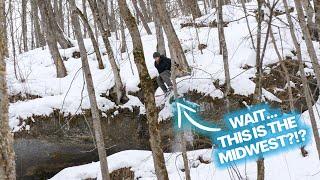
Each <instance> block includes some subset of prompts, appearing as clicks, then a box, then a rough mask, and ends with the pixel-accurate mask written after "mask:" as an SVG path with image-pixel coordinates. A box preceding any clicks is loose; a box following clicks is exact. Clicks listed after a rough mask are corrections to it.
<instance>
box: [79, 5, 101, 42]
mask: <svg viewBox="0 0 320 180" xmlns="http://www.w3.org/2000/svg"><path fill="white" fill-rule="evenodd" d="M86 2H87V0H82V11H83V13H82V14H83V16H84V18H85V19H86V20H87V19H88V16H87V4H86ZM81 19H82V18H81ZM82 21H83V19H82ZM87 33H88V30H87V28H86V27H84V28H83V37H84V38H87ZM97 38H98V37H97Z"/></svg>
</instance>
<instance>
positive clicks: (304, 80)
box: [283, 0, 320, 159]
mask: <svg viewBox="0 0 320 180" xmlns="http://www.w3.org/2000/svg"><path fill="white" fill-rule="evenodd" d="M283 4H284V7H285V11H286V16H287V20H288V24H289V29H290V35H291V38H292V41H293V43H294V46H295V49H296V52H297V58H298V60H299V71H300V74H301V78H302V83H303V91H304V95H305V98H306V102H307V107H308V113H309V117H310V122H311V126H312V131H313V137H314V140H315V142H316V148H317V151H318V158H319V159H320V138H319V131H318V127H317V122H316V119H315V115H314V112H313V107H312V101H311V95H310V91H309V84H308V80H307V77H306V75H305V72H304V66H303V63H302V55H301V48H300V44H299V42H298V39H297V37H296V35H295V30H294V26H293V22H292V19H291V16H290V13H289V8H288V3H287V0H283Z"/></svg>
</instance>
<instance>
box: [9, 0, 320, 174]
mask: <svg viewBox="0 0 320 180" xmlns="http://www.w3.org/2000/svg"><path fill="white" fill-rule="evenodd" d="M291 3H292V1H291ZM240 7H241V6H240V5H238V6H225V7H224V19H225V20H227V21H234V22H232V23H230V24H229V25H228V27H226V28H225V36H226V42H227V46H228V52H229V65H230V73H231V78H232V81H231V84H232V88H233V89H234V90H235V93H236V94H240V95H250V94H252V93H253V92H254V87H255V84H254V83H253V81H251V80H250V78H251V77H254V75H255V69H254V68H251V69H249V70H246V69H243V68H242V67H244V66H245V65H250V66H254V65H255V52H254V50H253V49H252V48H251V43H250V42H251V41H250V39H249V32H248V30H247V26H246V22H245V19H244V18H243V17H244V13H243V11H242V9H241V8H240ZM247 7H248V9H249V11H250V13H252V11H253V9H254V8H255V4H254V3H250V4H247ZM278 8H280V9H281V8H282V7H281V4H279V7H278ZM293 15H296V13H295V12H294V13H293ZM215 17H216V15H215V10H211V11H210V13H209V14H207V15H205V16H203V17H201V18H199V19H197V20H196V21H197V22H211V21H212V20H214V19H215ZM248 18H249V22H250V27H251V29H254V30H255V29H256V20H255V19H254V17H252V16H249V17H248ZM278 18H279V19H280V20H283V21H284V22H286V18H285V16H284V15H282V16H278ZM280 20H275V21H274V23H273V24H274V25H276V26H279V27H281V29H280V31H278V28H276V27H274V31H275V38H276V39H277V43H278V46H279V47H281V48H282V50H283V51H282V53H283V56H286V55H290V56H292V54H291V52H290V51H291V50H292V49H293V44H292V40H291V37H290V35H289V30H288V29H287V28H286V27H285V25H283V23H282V22H281V21H280ZM185 21H188V18H177V19H174V20H173V21H172V22H173V24H174V26H175V29H176V32H177V34H178V37H179V39H180V41H181V44H182V46H183V49H184V50H186V51H187V53H186V56H187V59H188V62H189V64H190V66H191V68H192V74H191V76H190V77H183V78H178V79H177V82H178V91H179V93H180V94H182V93H185V92H187V91H190V90H197V91H198V92H202V93H204V94H206V95H210V96H211V97H214V98H222V96H223V94H222V91H221V90H219V89H217V88H216V87H215V86H214V85H213V83H212V82H213V81H214V80H217V79H219V80H220V83H221V84H223V83H224V70H223V61H222V56H221V55H219V52H218V51H219V45H218V33H217V29H216V28H199V29H198V30H197V31H196V30H195V29H194V28H192V27H190V28H182V29H180V23H181V22H185ZM295 23H297V22H296V21H295ZM149 25H150V28H151V29H152V31H153V32H155V31H154V26H153V23H150V24H149ZM296 27H297V32H300V31H299V28H298V27H299V26H298V24H296ZM140 29H141V35H142V41H143V46H144V50H145V57H146V64H147V66H148V70H149V73H150V75H151V77H155V76H157V71H156V69H155V68H154V67H153V59H152V53H153V52H154V51H155V49H156V37H155V35H147V34H146V32H145V31H144V29H143V28H142V27H140ZM263 31H264V32H265V31H266V25H265V24H264V27H263ZM197 32H198V33H199V40H198V39H197V38H196V37H197V35H196V33H197ZM126 33H127V34H128V32H126ZM298 35H299V37H298V38H299V40H300V41H301V47H302V53H303V58H304V60H305V61H306V62H310V59H309V58H308V54H307V51H306V47H305V44H304V42H303V41H302V37H301V35H300V33H298ZM128 36H129V34H128ZM280 37H281V39H282V40H283V41H282V43H280ZM254 38H255V37H254ZM129 39H130V38H129V37H128V40H127V43H128V46H129V47H128V49H129V50H128V52H129V56H128V54H127V53H124V54H120V51H119V46H120V41H119V40H116V38H115V36H114V35H113V36H112V37H111V38H110V40H111V42H112V45H113V50H114V52H115V54H116V59H117V62H118V65H119V66H120V71H121V72H120V74H121V79H122V81H123V84H124V85H125V86H126V90H127V91H138V90H139V88H138V84H139V78H138V74H137V69H136V67H135V65H134V62H133V55H132V53H131V52H132V42H131V40H129ZM263 41H264V39H262V42H263ZM199 42H200V43H203V44H207V46H208V47H207V48H206V49H204V50H203V54H201V52H200V51H199V50H198V49H197V45H198V43H199ZM99 43H100V49H101V51H102V52H105V50H104V46H103V43H102V40H101V39H100V40H99ZM166 43H167V42H166ZM75 44H76V43H75ZM280 45H281V46H280ZM315 47H316V48H317V49H319V44H318V43H317V44H315ZM86 48H87V51H88V53H89V54H91V55H90V56H89V64H90V68H91V72H92V77H93V80H94V86H95V89H96V95H97V101H98V105H99V108H100V109H101V110H107V109H110V108H114V107H115V106H116V105H115V103H113V102H111V101H110V100H108V99H106V98H103V97H100V94H101V93H105V92H107V91H108V90H109V89H110V88H111V87H112V86H113V84H114V81H113V75H112V73H111V70H110V65H109V63H108V59H107V56H104V64H105V67H106V68H105V69H103V70H99V69H98V64H97V61H96V60H95V55H93V54H92V52H93V50H92V46H91V43H90V41H89V40H86ZM77 49H78V48H77V46H76V47H74V48H70V49H66V50H60V52H61V54H62V55H63V56H64V57H66V58H68V60H67V61H65V66H66V68H67V71H68V76H66V77H65V78H60V79H57V78H56V77H55V76H56V75H55V67H54V64H53V61H52V59H51V56H50V54H49V51H48V49H47V48H45V49H44V50H42V49H35V50H32V51H30V52H27V53H24V54H21V55H19V56H18V61H17V62H18V66H17V68H18V72H19V73H18V74H19V75H18V76H21V77H20V78H23V79H25V82H20V81H18V80H16V78H15V75H14V65H13V60H12V59H8V61H7V73H8V75H7V79H8V88H9V92H10V95H18V94H22V95H38V96H40V98H36V99H31V100H25V101H18V102H14V103H11V104H10V108H9V117H10V126H11V128H13V131H19V130H23V129H24V126H25V124H24V123H21V122H23V120H24V119H27V118H29V117H32V116H33V115H49V114H51V113H52V112H53V111H54V110H55V109H60V110H61V111H62V112H64V113H70V114H78V113H82V110H83V109H89V108H90V105H89V99H88V96H87V91H86V88H85V86H84V81H83V74H82V71H81V61H80V59H74V58H72V56H71V55H72V52H73V51H74V50H77ZM317 53H318V55H319V57H320V52H319V51H317ZM168 54H169V51H168ZM277 61H278V59H277V57H276V54H275V52H274V48H273V45H272V44H271V43H268V46H267V51H266V55H265V60H264V65H267V64H270V63H274V62H277ZM307 72H309V73H312V71H310V69H307ZM161 93H162V92H161V90H160V89H158V90H157V92H156V95H159V94H161ZM263 93H264V96H265V98H267V99H269V100H274V101H280V100H279V99H278V98H277V97H275V96H274V95H273V94H272V93H271V92H268V91H266V90H264V91H263ZM129 98H130V101H129V102H128V103H127V104H125V105H123V107H129V108H130V107H132V106H139V107H140V108H141V109H140V110H141V113H144V112H145V111H144V107H143V104H142V103H141V102H140V101H139V100H138V98H136V97H133V96H129ZM156 101H157V104H158V105H159V104H160V103H163V102H162V99H161V98H156ZM165 103H166V106H165V107H164V109H163V110H162V111H161V112H160V115H159V120H164V119H167V118H168V117H170V116H171V113H170V108H169V103H168V102H165ZM317 107H318V106H315V108H317ZM303 119H304V120H305V121H306V123H309V118H308V114H307V112H305V113H304V114H303ZM318 119H319V118H318ZM319 123H320V122H319V121H318V124H319ZM31 130H32V127H31ZM306 149H307V150H308V151H309V156H308V157H306V158H302V156H301V155H300V152H299V150H294V151H291V152H288V153H283V154H280V155H277V156H273V157H268V158H267V159H266V161H265V164H266V179H268V180H275V179H292V180H293V179H294V180H300V179H303V180H317V179H320V173H319V172H320V163H319V159H318V157H317V154H316V149H315V144H314V142H312V144H310V145H309V146H307V147H306ZM188 156H189V160H190V164H191V165H192V166H193V168H191V176H192V178H193V179H197V180H198V179H199V180H201V179H219V180H220V179H232V178H230V177H229V172H228V171H227V170H218V169H216V168H215V166H214V164H213V163H209V164H203V163H200V162H199V161H198V160H197V158H198V157H199V156H202V157H203V158H204V159H206V160H209V159H211V158H210V157H211V150H197V151H191V152H188ZM128 157H130V158H128ZM165 158H166V163H167V164H166V165H167V169H168V171H169V176H170V179H183V176H184V173H183V172H182V171H180V170H179V169H181V168H182V160H181V156H178V154H177V153H173V154H165ZM108 161H109V167H110V170H111V171H113V170H116V169H119V168H121V167H131V169H132V171H134V172H135V176H136V177H141V179H155V174H154V168H153V162H152V157H151V153H150V152H148V151H134V150H131V151H123V152H120V153H117V154H114V155H111V156H109V157H108ZM142 162H143V163H142ZM237 167H238V168H239V172H240V173H241V176H242V177H246V176H247V177H248V179H255V178H256V165H255V163H248V164H246V165H244V164H243V165H238V166H237ZM99 170H100V169H99V163H98V162H94V163H91V164H86V165H82V166H77V167H70V168H66V169H64V170H62V171H61V172H60V173H58V174H57V175H56V176H55V177H53V178H52V179H53V180H60V179H61V180H62V179H70V180H73V179H85V178H96V177H98V178H101V176H100V174H99Z"/></svg>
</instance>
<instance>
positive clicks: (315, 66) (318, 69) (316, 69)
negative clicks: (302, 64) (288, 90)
mask: <svg viewBox="0 0 320 180" xmlns="http://www.w3.org/2000/svg"><path fill="white" fill-rule="evenodd" d="M294 3H295V5H296V10H297V13H298V20H299V25H300V27H301V30H302V33H303V37H304V40H305V43H306V46H307V50H308V53H309V57H310V59H311V62H312V67H313V69H314V72H315V75H316V79H317V84H318V87H320V67H319V63H318V57H317V53H316V51H315V48H314V46H313V43H312V40H311V35H310V32H309V31H308V27H307V24H306V22H305V18H304V13H303V9H302V5H301V1H299V0H294Z"/></svg>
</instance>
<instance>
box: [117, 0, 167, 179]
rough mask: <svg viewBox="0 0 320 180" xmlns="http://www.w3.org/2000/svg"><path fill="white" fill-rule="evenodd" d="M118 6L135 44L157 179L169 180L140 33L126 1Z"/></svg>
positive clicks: (119, 2)
mask: <svg viewBox="0 0 320 180" xmlns="http://www.w3.org/2000/svg"><path fill="white" fill-rule="evenodd" d="M118 5H119V8H120V14H121V16H122V18H123V19H124V21H125V22H126V25H127V27H128V28H129V32H130V35H131V38H132V42H133V56H134V61H135V63H136V66H137V69H138V73H139V78H140V84H141V87H142V91H143V94H144V99H145V107H146V113H147V119H148V126H149V133H150V146H151V149H152V156H153V162H154V167H155V171H156V175H157V179H158V180H168V179H169V178H168V172H167V169H166V166H165V160H164V156H163V151H162V149H161V136H160V131H159V126H158V110H157V107H156V104H155V99H154V90H153V88H152V81H151V78H150V75H149V73H148V69H147V66H146V64H145V58H144V51H143V45H142V42H141V37H140V33H139V30H138V27H137V24H136V21H135V19H134V17H133V16H132V14H131V12H130V10H129V8H128V6H127V3H126V2H125V1H122V0H118Z"/></svg>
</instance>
